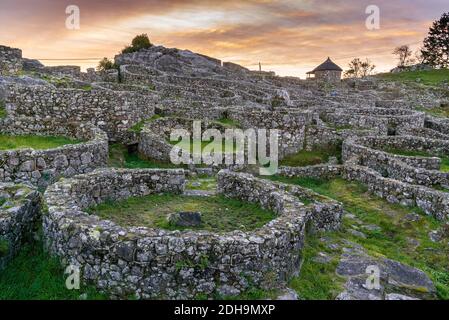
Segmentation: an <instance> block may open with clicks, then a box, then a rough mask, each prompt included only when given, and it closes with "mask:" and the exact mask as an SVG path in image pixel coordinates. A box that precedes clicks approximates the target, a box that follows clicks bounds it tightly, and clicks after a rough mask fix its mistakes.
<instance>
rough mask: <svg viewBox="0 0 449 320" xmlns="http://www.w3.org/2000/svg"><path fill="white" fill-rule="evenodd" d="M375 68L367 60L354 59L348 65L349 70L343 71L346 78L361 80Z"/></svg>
mask: <svg viewBox="0 0 449 320" xmlns="http://www.w3.org/2000/svg"><path fill="white" fill-rule="evenodd" d="M375 68H376V66H375V65H374V64H372V63H371V61H370V60H369V59H368V58H367V59H365V61H362V60H360V58H354V59H353V60H352V61H351V62H350V63H349V69H348V70H346V71H345V74H344V75H345V77H346V78H362V77H367V76H369V75H370V74H371V73H372V72H373V70H374V69H375Z"/></svg>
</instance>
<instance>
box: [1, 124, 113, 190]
mask: <svg viewBox="0 0 449 320" xmlns="http://www.w3.org/2000/svg"><path fill="white" fill-rule="evenodd" d="M0 127H1V129H0V133H1V134H11V135H40V136H64V137H68V138H73V139H78V140H83V141H85V142H83V143H79V144H72V145H65V146H61V147H58V148H54V149H48V150H34V149H31V148H25V149H17V150H10V151H9V150H7V151H0V181H6V182H9V181H16V182H31V183H33V184H35V185H38V186H40V187H46V186H48V185H49V184H51V183H53V182H54V181H56V180H57V179H58V178H59V177H71V176H73V175H75V174H79V173H86V172H90V171H92V170H94V169H95V168H98V167H103V166H106V165H107V161H108V157H109V155H108V137H107V135H106V133H104V132H103V131H101V130H100V129H98V128H96V127H94V126H92V125H90V124H80V123H62V122H61V121H59V120H58V121H56V120H50V119H49V120H45V121H39V122H36V121H35V120H34V119H32V118H14V119H8V118H7V119H4V120H0Z"/></svg>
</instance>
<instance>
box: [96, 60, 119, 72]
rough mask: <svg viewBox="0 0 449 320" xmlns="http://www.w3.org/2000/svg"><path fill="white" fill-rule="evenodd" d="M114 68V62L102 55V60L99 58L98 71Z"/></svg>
mask: <svg viewBox="0 0 449 320" xmlns="http://www.w3.org/2000/svg"><path fill="white" fill-rule="evenodd" d="M115 68H117V66H116V65H115V63H114V62H112V61H111V60H109V59H108V58H106V57H104V58H103V59H102V60H100V62H99V63H98V66H97V70H98V71H105V70H111V69H115Z"/></svg>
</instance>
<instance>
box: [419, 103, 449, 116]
mask: <svg viewBox="0 0 449 320" xmlns="http://www.w3.org/2000/svg"><path fill="white" fill-rule="evenodd" d="M416 109H417V110H418V111H423V112H425V113H427V114H430V115H432V116H435V117H439V118H449V104H446V105H441V106H439V107H436V108H431V109H428V108H422V107H420V108H416Z"/></svg>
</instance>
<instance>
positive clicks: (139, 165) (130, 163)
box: [108, 144, 182, 169]
mask: <svg viewBox="0 0 449 320" xmlns="http://www.w3.org/2000/svg"><path fill="white" fill-rule="evenodd" d="M108 164H109V166H110V167H113V168H124V169H154V168H162V169H173V168H182V166H177V165H174V164H171V163H164V162H159V161H151V160H147V159H143V158H141V157H140V156H139V155H138V154H137V153H130V152H128V149H127V148H126V147H125V146H123V145H121V144H112V145H110V146H109V161H108Z"/></svg>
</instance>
